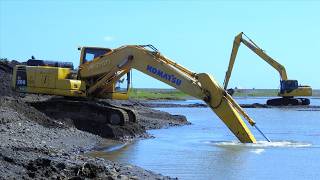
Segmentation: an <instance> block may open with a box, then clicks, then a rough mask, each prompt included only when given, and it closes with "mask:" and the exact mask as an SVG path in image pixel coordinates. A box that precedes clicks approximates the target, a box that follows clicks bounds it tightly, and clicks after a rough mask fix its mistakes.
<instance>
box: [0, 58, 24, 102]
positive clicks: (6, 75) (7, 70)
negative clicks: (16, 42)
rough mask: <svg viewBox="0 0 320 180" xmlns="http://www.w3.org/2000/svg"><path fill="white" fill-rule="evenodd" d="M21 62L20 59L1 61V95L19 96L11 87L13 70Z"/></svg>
mask: <svg viewBox="0 0 320 180" xmlns="http://www.w3.org/2000/svg"><path fill="white" fill-rule="evenodd" d="M18 64H21V63H19V62H18V61H15V60H13V61H4V60H1V61H0V96H17V95H19V93H17V92H14V91H13V90H12V88H11V79H12V70H13V67H14V66H15V65H18Z"/></svg>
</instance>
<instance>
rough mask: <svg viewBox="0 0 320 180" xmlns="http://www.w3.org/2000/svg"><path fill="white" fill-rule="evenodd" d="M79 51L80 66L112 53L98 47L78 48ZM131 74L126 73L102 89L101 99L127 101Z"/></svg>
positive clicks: (107, 49) (109, 50)
mask: <svg viewBox="0 0 320 180" xmlns="http://www.w3.org/2000/svg"><path fill="white" fill-rule="evenodd" d="M78 50H81V55H80V64H86V63H90V62H92V61H94V60H95V59H99V58H100V57H103V55H106V54H108V53H109V52H112V50H111V49H109V48H100V47H79V48H78ZM130 73H131V72H128V73H126V75H123V76H122V77H120V78H119V79H118V80H117V81H116V82H115V83H113V84H111V85H108V86H107V87H104V88H103V91H104V92H105V93H103V97H104V98H109V99H128V98H129V97H128V92H129V89H130V83H131V82H130V80H131V78H130V77H131V76H130Z"/></svg>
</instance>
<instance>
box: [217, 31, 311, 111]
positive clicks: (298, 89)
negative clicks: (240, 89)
mask: <svg viewBox="0 0 320 180" xmlns="http://www.w3.org/2000/svg"><path fill="white" fill-rule="evenodd" d="M243 36H245V37H246V39H245V38H243ZM241 43H243V44H244V45H245V46H246V47H248V48H249V49H250V50H252V51H253V52H254V53H255V54H256V55H258V56H259V57H260V58H261V59H262V60H264V61H265V62H267V63H268V64H269V65H270V66H272V67H273V68H274V69H275V70H277V71H278V72H279V75H280V91H279V93H278V96H280V97H282V98H276V99H270V100H268V101H267V104H268V105H273V106H281V105H309V104H310V100H309V99H307V98H294V96H311V95H312V88H311V87H310V86H301V85H299V84H298V81H297V80H289V79H288V76H287V72H286V69H285V67H284V66H283V65H281V64H280V63H279V62H277V61H276V60H275V59H273V58H272V57H270V56H269V55H268V54H267V53H265V51H264V50H263V49H261V48H260V47H259V46H258V45H257V44H256V43H254V42H253V41H252V40H251V39H250V38H248V36H246V35H245V34H244V33H243V32H241V33H239V34H238V35H237V36H236V37H235V38H234V41H233V47H232V51H231V56H230V61H229V66H228V70H227V72H226V75H225V79H224V82H223V86H224V89H225V90H227V88H228V83H229V80H230V77H231V73H232V70H233V66H234V63H235V60H236V57H237V53H238V50H239V47H240V45H241ZM230 92H233V91H230ZM231 94H232V93H231Z"/></svg>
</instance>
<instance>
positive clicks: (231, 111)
mask: <svg viewBox="0 0 320 180" xmlns="http://www.w3.org/2000/svg"><path fill="white" fill-rule="evenodd" d="M151 47H152V46H151ZM130 69H136V70H138V71H141V72H143V73H145V74H147V75H149V76H151V77H153V78H155V79H158V80H159V81H162V82H164V83H166V84H168V85H170V86H172V87H174V88H176V89H179V90H181V91H182V92H185V93H187V94H189V95H191V96H193V97H196V98H198V99H201V100H204V101H205V102H206V103H207V105H208V106H209V107H210V108H211V109H212V110H213V111H214V112H215V113H216V114H217V115H218V117H219V118H220V119H221V120H222V121H223V122H224V123H225V124H226V125H227V127H228V128H229V129H230V130H231V132H232V133H233V134H234V135H235V136H236V137H237V138H238V139H239V140H240V141H241V142H243V143H254V142H256V139H255V138H254V136H253V135H252V133H251V132H250V130H249V128H248V127H247V126H246V124H245V123H244V121H243V120H242V118H241V116H240V114H239V113H241V112H242V113H244V111H239V108H240V106H239V107H235V106H234V104H232V102H231V101H230V98H231V97H228V96H227V93H225V91H224V90H223V89H222V88H221V87H220V86H219V85H218V83H217V82H216V81H215V80H214V78H213V77H212V76H210V75H208V74H206V73H199V74H197V73H193V72H191V71H189V70H187V69H186V68H184V67H182V66H181V65H179V64H177V63H175V62H173V61H172V60H170V59H168V58H166V57H164V56H163V55H161V54H160V53H159V52H158V51H150V50H148V49H146V48H145V47H143V46H135V45H134V46H123V47H120V48H118V49H114V50H113V51H112V52H109V53H107V54H105V55H103V56H100V57H99V58H96V59H94V60H93V61H92V62H90V63H87V64H83V65H82V66H81V67H80V71H79V75H80V79H83V80H85V79H87V80H89V79H90V78H91V77H96V76H100V75H104V76H105V77H104V78H103V79H101V81H102V82H101V81H98V82H96V84H99V85H98V86H96V85H94V86H96V89H103V88H107V87H108V85H110V84H111V83H108V82H112V81H113V80H112V79H118V77H117V76H114V74H117V73H118V72H122V71H124V72H126V71H129V70H130ZM106 72H113V73H107V74H106ZM118 74H120V73H118ZM92 92H94V90H93V91H92ZM231 99H232V98H231ZM252 123H253V124H254V122H252Z"/></svg>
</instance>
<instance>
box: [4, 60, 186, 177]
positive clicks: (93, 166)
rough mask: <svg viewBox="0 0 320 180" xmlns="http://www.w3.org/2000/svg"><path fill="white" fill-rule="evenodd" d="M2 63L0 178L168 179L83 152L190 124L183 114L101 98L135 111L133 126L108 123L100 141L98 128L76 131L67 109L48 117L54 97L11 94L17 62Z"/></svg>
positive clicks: (87, 118)
mask: <svg viewBox="0 0 320 180" xmlns="http://www.w3.org/2000/svg"><path fill="white" fill-rule="evenodd" d="M1 63H2V64H1V66H0V67H1V68H0V78H1V81H0V136H1V144H0V179H11V178H16V179H33V178H37V179H39V178H52V179H85V178H101V179H171V178H170V177H166V176H163V175H160V174H156V173H154V172H151V171H148V170H144V169H142V168H139V167H136V166H133V165H129V164H120V163H116V162H112V161H108V160H105V159H99V158H91V157H86V156H84V155H83V154H84V152H85V151H87V150H89V149H92V148H93V147H94V146H95V145H97V144H99V143H100V142H102V141H104V142H105V141H106V139H105V138H108V139H113V140H119V141H130V140H132V139H135V138H141V137H142V138H144V137H148V134H147V132H146V130H148V129H155V128H165V127H169V126H177V125H185V124H189V123H188V122H187V120H186V118H185V117H184V116H179V115H171V114H168V113H165V112H161V111H157V110H153V109H149V108H146V107H144V106H141V105H140V104H139V103H136V102H131V101H108V100H103V102H104V103H110V104H112V103H113V104H115V105H117V106H125V107H127V108H131V109H134V110H135V111H136V112H137V122H136V123H133V122H132V123H129V124H126V125H124V126H119V125H118V126H116V125H109V124H107V125H106V126H104V129H102V130H103V131H104V132H108V133H106V134H105V136H104V137H105V138H102V137H101V129H100V130H93V131H91V132H90V131H89V132H87V131H85V129H83V128H79V126H78V125H79V123H78V122H77V118H74V115H75V112H73V113H72V112H70V111H69V110H70V109H68V106H61V107H60V108H62V109H61V110H64V114H65V116H63V113H61V114H58V115H57V114H55V115H50V113H49V111H50V108H51V106H46V105H47V104H50V101H52V99H53V97H51V96H40V95H23V94H18V93H16V92H13V91H12V90H11V86H10V84H11V77H12V76H11V72H12V67H13V65H14V63H15V62H14V63H12V62H6V63H3V62H1ZM39 103H40V104H39ZM93 103H95V102H93ZM96 103H98V101H97V102H96ZM51 104H52V102H51ZM37 105H38V106H37ZM59 106H60V105H59ZM41 107H45V108H41ZM89 109H90V108H89ZM102 110H103V109H102ZM78 113H79V114H80V115H81V116H80V115H78V117H85V118H86V119H83V120H82V121H81V122H83V121H84V120H87V121H89V122H90V118H92V116H91V115H90V113H92V112H90V111H89V110H88V111H78Z"/></svg>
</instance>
